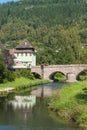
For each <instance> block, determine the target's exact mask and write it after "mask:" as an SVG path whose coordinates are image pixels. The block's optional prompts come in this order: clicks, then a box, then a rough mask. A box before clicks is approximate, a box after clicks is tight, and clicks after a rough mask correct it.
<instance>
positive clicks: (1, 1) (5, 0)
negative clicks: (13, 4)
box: [0, 0, 18, 3]
mask: <svg viewBox="0 0 87 130" xmlns="http://www.w3.org/2000/svg"><path fill="white" fill-rule="evenodd" d="M10 1H18V0H0V3H6V2H10Z"/></svg>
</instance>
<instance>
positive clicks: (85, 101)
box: [49, 81, 87, 127]
mask: <svg viewBox="0 0 87 130" xmlns="http://www.w3.org/2000/svg"><path fill="white" fill-rule="evenodd" d="M86 87H87V81H83V82H77V83H73V84H68V85H66V86H65V87H63V88H62V89H61V90H60V91H58V93H57V94H56V95H55V96H54V97H52V98H51V100H50V103H49V108H50V109H51V110H53V111H55V112H57V114H58V115H60V116H62V117H64V118H66V119H68V120H72V121H74V122H75V123H76V124H77V125H79V126H81V127H87V90H86ZM84 88H85V89H84Z"/></svg>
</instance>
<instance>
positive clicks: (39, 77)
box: [32, 72, 41, 79]
mask: <svg viewBox="0 0 87 130" xmlns="http://www.w3.org/2000/svg"><path fill="white" fill-rule="evenodd" d="M32 74H33V75H34V77H35V78H37V79H41V75H40V74H39V73H37V72H32Z"/></svg>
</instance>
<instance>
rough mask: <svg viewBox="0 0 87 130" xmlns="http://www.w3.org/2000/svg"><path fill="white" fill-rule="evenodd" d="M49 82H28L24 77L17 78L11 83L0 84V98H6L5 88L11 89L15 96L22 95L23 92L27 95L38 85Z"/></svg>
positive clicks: (39, 80)
mask: <svg viewBox="0 0 87 130" xmlns="http://www.w3.org/2000/svg"><path fill="white" fill-rule="evenodd" d="M49 82H51V81H50V80H43V79H34V80H30V79H27V78H24V77H21V78H17V79H16V80H15V81H13V82H7V83H3V84H0V97H6V96H7V95H8V93H9V92H7V90H6V89H7V88H13V89H14V92H15V93H16V94H24V93H25V92H26V93H27V92H28V94H29V92H30V91H31V90H32V89H35V88H36V87H34V86H36V85H39V84H45V83H49Z"/></svg>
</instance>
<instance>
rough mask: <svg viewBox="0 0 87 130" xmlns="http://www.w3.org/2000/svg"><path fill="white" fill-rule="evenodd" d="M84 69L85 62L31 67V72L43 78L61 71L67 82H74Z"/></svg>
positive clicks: (86, 68) (85, 68) (86, 65)
mask: <svg viewBox="0 0 87 130" xmlns="http://www.w3.org/2000/svg"><path fill="white" fill-rule="evenodd" d="M84 70H87V64H71V65H42V66H33V67H31V72H32V73H37V74H39V75H40V76H41V77H42V78H43V79H50V76H51V75H52V74H54V73H56V72H61V73H63V74H64V75H65V76H66V77H67V82H75V81H76V79H77V76H78V75H79V73H81V72H82V71H84Z"/></svg>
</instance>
